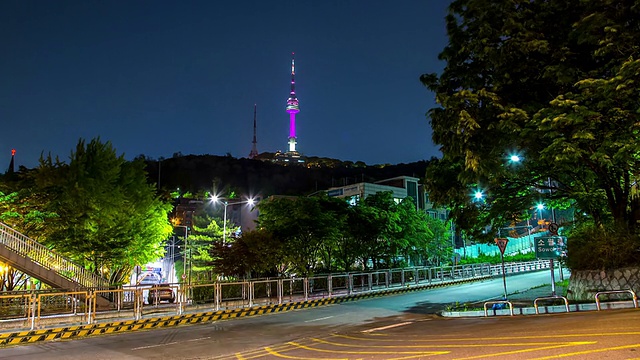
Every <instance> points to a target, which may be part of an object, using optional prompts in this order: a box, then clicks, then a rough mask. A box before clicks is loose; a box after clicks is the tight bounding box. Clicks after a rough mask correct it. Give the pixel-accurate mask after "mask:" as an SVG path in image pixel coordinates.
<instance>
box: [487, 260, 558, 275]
mask: <svg viewBox="0 0 640 360" xmlns="http://www.w3.org/2000/svg"><path fill="white" fill-rule="evenodd" d="M549 268H550V262H549V260H535V261H526V262H516V263H505V264H504V273H505V275H509V274H516V273H521V272H527V271H538V270H544V269H549ZM491 275H494V276H497V275H502V265H491Z"/></svg>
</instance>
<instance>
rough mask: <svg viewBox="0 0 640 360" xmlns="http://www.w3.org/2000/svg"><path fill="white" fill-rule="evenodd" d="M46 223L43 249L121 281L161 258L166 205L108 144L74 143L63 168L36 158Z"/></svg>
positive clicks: (139, 168)
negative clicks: (48, 215)
mask: <svg viewBox="0 0 640 360" xmlns="http://www.w3.org/2000/svg"><path fill="white" fill-rule="evenodd" d="M34 179H35V184H36V187H37V193H39V194H45V195H44V196H45V197H46V202H45V203H46V204H45V206H44V210H45V211H47V212H52V213H55V214H57V215H58V217H56V218H53V219H50V220H49V221H47V224H46V226H47V227H48V228H49V229H50V230H49V231H48V236H47V237H46V239H43V242H44V244H45V245H47V246H49V247H51V248H52V249H54V251H57V252H59V253H62V254H64V255H67V256H69V257H71V258H72V259H74V260H75V261H78V262H80V263H81V264H83V265H84V266H85V267H87V268H88V269H90V270H92V271H94V272H96V273H98V274H100V275H108V277H109V279H110V282H111V283H121V282H123V281H125V280H126V278H127V277H128V275H129V274H130V273H131V269H132V268H133V267H134V266H135V265H138V264H146V263H148V262H149V261H153V260H156V259H157V258H159V257H161V256H162V255H163V252H164V247H163V244H164V242H165V240H166V239H167V237H168V236H169V234H171V232H172V227H171V225H170V224H169V221H168V218H167V213H168V212H169V211H170V209H171V205H170V204H167V203H164V202H163V201H161V200H160V199H158V198H157V197H156V195H155V189H154V186H153V185H150V184H148V183H147V178H146V174H145V172H144V163H143V162H142V161H140V160H136V161H132V162H128V161H126V160H124V157H123V156H122V155H121V156H117V155H116V152H115V149H114V148H113V147H112V146H111V144H110V143H109V142H106V143H102V142H101V141H100V140H99V139H93V140H92V141H91V142H89V143H88V144H87V143H85V141H84V140H80V141H79V142H78V145H77V146H76V150H75V151H74V152H72V154H71V161H70V163H69V164H65V163H63V162H60V161H59V160H57V159H56V160H55V161H54V160H53V159H52V158H51V156H50V155H49V156H48V157H46V158H44V157H43V158H41V159H40V166H39V167H38V168H37V169H36V170H35V173H34Z"/></svg>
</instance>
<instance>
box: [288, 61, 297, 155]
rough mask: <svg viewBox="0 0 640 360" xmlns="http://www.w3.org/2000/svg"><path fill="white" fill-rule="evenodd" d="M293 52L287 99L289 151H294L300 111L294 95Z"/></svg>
mask: <svg viewBox="0 0 640 360" xmlns="http://www.w3.org/2000/svg"><path fill="white" fill-rule="evenodd" d="M294 55H295V53H291V93H290V94H289V99H287V112H288V113H289V151H288V152H289V153H296V143H297V142H296V114H297V113H299V112H300V106H299V105H298V98H297V97H296V80H295V76H296V60H295V58H294Z"/></svg>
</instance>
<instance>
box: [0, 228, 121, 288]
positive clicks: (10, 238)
mask: <svg viewBox="0 0 640 360" xmlns="http://www.w3.org/2000/svg"><path fill="white" fill-rule="evenodd" d="M0 244H3V245H5V246H6V247H7V248H8V249H10V250H12V251H14V252H16V253H17V254H18V255H20V256H22V257H25V258H28V259H30V260H31V261H33V262H35V263H36V264H38V265H39V266H41V267H43V268H45V269H47V270H51V271H53V272H55V273H56V274H58V275H59V276H61V277H63V278H65V279H67V280H69V281H72V282H74V283H76V284H78V287H82V288H93V289H106V288H108V287H109V283H108V281H107V280H106V279H104V278H102V277H100V276H98V275H96V274H94V273H92V272H90V271H88V270H87V269H85V268H84V267H83V266H81V265H78V264H76V263H74V262H73V261H71V260H69V259H67V258H65V257H64V256H61V255H59V254H56V253H55V252H53V251H51V250H49V249H48V248H47V247H45V246H43V245H42V244H40V243H38V242H37V241H35V240H33V239H31V238H29V237H28V236H26V235H23V234H21V233H19V232H18V231H16V230H14V229H12V228H10V227H9V226H7V225H5V224H3V223H0Z"/></svg>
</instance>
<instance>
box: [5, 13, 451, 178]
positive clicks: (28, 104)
mask: <svg viewBox="0 0 640 360" xmlns="http://www.w3.org/2000/svg"><path fill="white" fill-rule="evenodd" d="M448 4H449V1H448V0H397V1H386V0H385V1H383V0H357V1H356V0H314V1H311V0H303V1H279V0H268V1H267V0H255V1H253V0H252V1H226V2H222V1H217V0H208V1H131V0H126V1H58V0H56V1H29V0H4V1H2V2H0V124H2V131H1V132H0V172H4V171H5V170H6V169H7V167H8V165H9V161H10V157H11V149H12V148H15V149H16V150H17V153H16V166H18V165H24V166H26V167H28V168H32V167H35V166H37V164H38V159H39V157H40V154H41V153H43V152H44V153H45V154H48V153H51V155H53V156H59V157H60V159H61V160H63V161H66V162H68V160H69V156H70V154H71V152H72V150H73V149H74V148H75V145H76V144H77V142H78V140H79V139H80V138H84V139H86V140H87V141H89V140H91V139H92V138H95V137H100V139H101V140H102V141H111V143H112V144H113V146H114V147H115V149H116V150H117V152H118V154H124V155H125V158H127V159H133V158H134V157H136V156H138V155H141V154H142V155H145V156H148V157H151V158H154V159H157V158H159V157H165V158H168V157H171V156H173V154H174V153H178V152H180V153H182V154H183V155H189V154H195V155H204V154H211V155H226V154H227V153H229V154H231V155H232V156H234V157H237V158H241V157H247V156H248V154H249V152H250V150H251V146H252V144H251V141H252V137H253V106H254V104H257V106H258V129H257V136H258V146H257V147H258V151H259V152H275V151H277V150H282V151H286V150H287V137H288V135H289V133H288V127H289V117H288V114H287V113H286V112H285V105H286V100H287V98H288V95H289V86H290V61H291V53H292V52H295V58H296V93H297V96H298V99H299V101H300V113H299V114H298V115H297V117H296V119H297V137H298V145H297V149H298V150H299V151H300V152H301V153H302V154H303V155H308V156H320V157H330V158H337V159H341V160H351V161H364V162H365V163H367V164H369V165H374V164H386V163H389V164H398V163H408V162H414V161H418V160H423V159H430V158H431V157H432V156H440V152H439V151H438V148H437V147H436V146H434V145H433V144H432V141H431V130H430V127H429V122H428V119H427V118H426V117H425V113H426V111H427V110H428V109H429V108H431V107H433V106H434V105H435V103H434V95H433V93H431V92H429V91H428V90H427V89H426V88H424V87H423V86H422V84H421V83H420V81H419V76H420V75H421V74H423V73H428V72H439V71H440V70H441V69H442V67H443V66H444V64H443V63H442V62H440V61H439V60H438V59H437V55H438V53H440V51H441V50H442V49H443V47H444V46H445V44H446V41H447V38H446V32H445V25H444V16H445V14H446V7H447V6H448Z"/></svg>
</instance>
